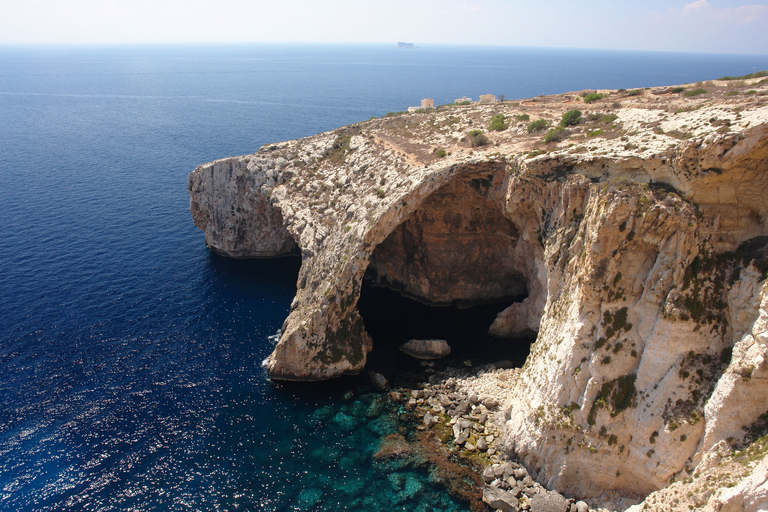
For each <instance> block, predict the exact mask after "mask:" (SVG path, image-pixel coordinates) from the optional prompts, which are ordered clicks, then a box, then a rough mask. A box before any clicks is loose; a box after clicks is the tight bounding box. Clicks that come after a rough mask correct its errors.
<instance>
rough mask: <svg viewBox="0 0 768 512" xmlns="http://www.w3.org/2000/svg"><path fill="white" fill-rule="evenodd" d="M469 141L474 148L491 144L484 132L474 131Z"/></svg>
mask: <svg viewBox="0 0 768 512" xmlns="http://www.w3.org/2000/svg"><path fill="white" fill-rule="evenodd" d="M468 139H469V145H470V146H471V147H473V148H476V147H479V146H485V145H486V144H488V143H489V142H490V141H489V140H488V137H487V136H486V135H485V134H484V133H483V131H482V130H472V131H471V132H469V135H468Z"/></svg>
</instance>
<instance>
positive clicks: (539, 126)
mask: <svg viewBox="0 0 768 512" xmlns="http://www.w3.org/2000/svg"><path fill="white" fill-rule="evenodd" d="M547 126H549V121H547V120H546V119H539V120H538V121H534V122H532V123H531V124H529V125H528V133H538V132H543V131H544V130H546V129H547Z"/></svg>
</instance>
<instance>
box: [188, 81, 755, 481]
mask: <svg viewBox="0 0 768 512" xmlns="http://www.w3.org/2000/svg"><path fill="white" fill-rule="evenodd" d="M745 88H750V90H753V91H756V92H751V93H750V94H748V95H747V94H744V92H745V91H742V90H741V89H745ZM734 92H735V94H731V93H734ZM766 95H768V83H765V82H757V81H752V83H745V82H740V83H737V84H734V83H730V82H716V83H712V84H711V86H710V87H709V92H708V93H706V94H703V95H699V96H693V97H690V98H689V97H685V96H684V95H683V94H681V93H680V92H678V91H677V89H671V88H660V89H655V90H645V91H633V92H630V93H625V92H618V91H614V92H612V93H610V94H608V95H607V96H606V97H605V98H604V99H602V100H600V101H598V102H596V103H592V104H589V105H586V104H584V103H583V102H581V100H580V97H579V95H578V94H566V95H560V96H554V97H547V98H537V99H536V100H529V101H522V102H504V103H501V104H497V105H472V106H457V107H441V108H438V109H435V110H433V111H430V112H424V113H414V114H408V115H399V116H392V117H385V118H382V119H374V120H371V121H367V122H364V123H360V124H357V125H352V126H348V127H345V128H341V129H339V130H336V131H334V132H329V133H323V134H319V135H316V136H313V137H309V138H306V139H301V140H296V141H290V142H283V143H278V144H275V145H274V146H270V147H264V148H262V149H261V150H259V152H257V153H256V154H253V155H249V156H244V157H237V158H230V159H225V160H220V161H217V162H212V163H209V164H205V165H202V166H200V167H198V168H197V169H195V171H194V172H192V173H191V174H190V177H189V191H190V195H191V206H190V208H191V211H192V214H193V217H194V220H195V224H196V225H197V226H198V227H199V228H200V229H202V230H203V231H205V240H206V243H207V244H208V246H209V247H210V248H211V249H213V250H215V251H217V252H219V253H221V254H225V255H231V256H234V257H269V256H278V255H282V254H286V253H289V252H291V251H292V250H295V249H296V248H298V250H300V252H301V256H302V266H301V270H300V273H299V279H298V291H297V294H296V297H295V299H294V301H293V303H292V305H291V312H290V314H289V316H288V318H287V319H286V321H285V324H284V326H283V329H282V337H281V339H280V341H279V343H278V345H277V346H276V347H275V350H274V352H273V353H272V355H271V356H270V358H269V361H268V370H269V373H270V375H271V376H272V377H273V378H276V379H293V380H313V379H326V378H331V377H334V376H338V375H342V374H345V373H355V372H359V371H361V370H362V369H363V368H364V366H365V362H366V355H367V353H368V352H369V350H370V349H371V346H372V340H371V338H370V337H369V335H368V334H367V333H366V330H365V326H364V324H363V322H362V319H361V317H360V315H359V313H358V311H357V308H356V303H357V300H358V297H359V294H360V288H361V283H362V281H363V278H364V277H366V276H367V277H368V278H370V279H373V280H376V281H377V282H379V283H382V284H385V285H387V286H390V287H392V288H395V289H397V290H399V291H401V292H402V293H403V294H406V295H408V296H411V297H415V298H417V299H419V300H422V301H424V302H427V303H432V304H444V303H462V302H468V303H472V302H482V301H485V300H493V299H498V298H503V297H512V296H516V295H520V294H524V295H526V296H527V297H526V298H525V300H523V301H522V302H518V303H515V304H513V305H512V306H510V307H509V308H508V309H507V310H505V311H503V312H502V313H501V314H499V316H498V317H497V319H496V321H495V322H494V323H493V325H492V326H489V328H490V330H491V332H493V333H494V334H496V335H499V336H511V335H514V334H516V333H520V332H525V331H534V332H537V333H538V336H537V339H536V341H535V343H534V344H533V346H532V348H531V353H530V356H529V357H528V360H527V361H526V363H525V366H524V367H523V369H522V371H521V372H519V373H518V378H517V379H516V380H515V382H514V383H512V384H510V383H504V384H503V385H504V386H508V393H507V395H506V396H507V400H506V403H505V404H504V411H503V414H504V421H505V422H506V427H505V447H506V449H507V450H508V451H509V452H510V453H515V454H516V455H518V456H519V457H522V458H523V459H524V460H525V461H526V463H527V464H529V465H530V466H532V467H535V468H536V469H537V470H538V472H539V475H540V479H541V480H542V481H543V483H546V484H547V485H549V486H551V487H554V488H557V489H559V490H561V491H563V492H567V493H570V494H573V495H577V496H595V495H598V494H600V493H601V492H603V491H605V490H607V489H614V490H618V491H620V492H622V493H635V494H639V495H646V494H648V493H650V492H652V491H655V490H658V489H660V488H662V487H664V486H665V485H666V484H667V483H668V482H670V481H671V480H672V479H675V478H681V477H685V476H686V475H688V474H692V473H693V472H694V471H696V470H704V469H707V468H711V467H714V466H716V465H717V464H718V462H719V461H720V457H721V456H722V455H723V454H724V453H727V452H728V451H729V450H730V448H729V447H730V446H731V445H736V444H738V443H739V442H741V441H743V440H745V436H747V438H746V441H749V440H750V439H749V436H750V435H754V432H756V431H759V433H760V434H763V435H764V434H765V433H766V432H764V431H762V430H760V429H762V428H764V427H761V425H763V424H764V423H768V421H767V420H766V419H765V418H766V417H768V367H766V366H767V365H766V362H765V358H766V355H768V346H767V345H768V285H766V272H768V265H766V261H768V199H767V198H768V106H766V105H767V104H768V102H767V101H766ZM576 108H579V109H581V110H582V120H581V122H580V123H577V124H575V125H574V126H570V127H566V128H565V129H558V130H553V131H552V132H550V136H549V137H548V139H550V140H551V142H549V143H545V142H544V134H543V133H536V132H535V131H533V132H532V133H530V132H531V131H532V130H535V126H534V127H533V128H531V126H530V123H531V122H532V121H535V120H538V119H544V120H545V121H546V122H548V123H549V125H550V126H555V125H557V123H558V122H559V121H560V119H561V117H562V116H563V114H564V113H565V112H566V111H569V110H572V109H576ZM498 114H502V115H503V116H505V118H506V121H507V122H509V123H510V126H509V127H508V128H506V129H505V130H503V131H493V132H488V133H486V134H485V136H486V137H487V139H488V140H487V143H486V144H482V142H483V140H482V138H478V136H477V134H471V133H470V132H471V131H472V130H487V129H488V123H489V120H490V118H491V117H492V116H494V115H498ZM478 144H482V145H478ZM473 146H474V147H473ZM500 385H502V384H501V383H500Z"/></svg>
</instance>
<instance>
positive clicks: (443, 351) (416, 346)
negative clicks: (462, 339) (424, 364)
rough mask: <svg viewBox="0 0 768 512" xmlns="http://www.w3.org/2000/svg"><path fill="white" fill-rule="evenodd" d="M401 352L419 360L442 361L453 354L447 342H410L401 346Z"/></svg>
mask: <svg viewBox="0 0 768 512" xmlns="http://www.w3.org/2000/svg"><path fill="white" fill-rule="evenodd" d="M400 350H401V351H402V352H405V353H406V354H408V355H409V356H411V357H415V358H417V359H440V358H441V357H445V356H447V355H449V354H450V353H451V347H450V345H448V342H447V341H445V340H408V341H407V342H405V343H403V344H402V345H400Z"/></svg>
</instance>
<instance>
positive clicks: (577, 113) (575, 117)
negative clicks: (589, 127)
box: [560, 110, 581, 127]
mask: <svg viewBox="0 0 768 512" xmlns="http://www.w3.org/2000/svg"><path fill="white" fill-rule="evenodd" d="M580 122H581V110H569V111H568V112H566V113H565V114H563V118H562V119H561V120H560V126H563V127H565V126H575V125H577V124H579V123H580Z"/></svg>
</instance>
